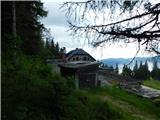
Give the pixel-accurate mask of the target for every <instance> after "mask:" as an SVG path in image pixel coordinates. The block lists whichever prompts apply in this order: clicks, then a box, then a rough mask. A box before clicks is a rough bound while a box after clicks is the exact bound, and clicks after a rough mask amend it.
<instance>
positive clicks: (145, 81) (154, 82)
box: [143, 79, 160, 90]
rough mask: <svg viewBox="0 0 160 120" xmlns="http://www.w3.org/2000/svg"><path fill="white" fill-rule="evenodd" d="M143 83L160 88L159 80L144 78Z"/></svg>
mask: <svg viewBox="0 0 160 120" xmlns="http://www.w3.org/2000/svg"><path fill="white" fill-rule="evenodd" d="M143 83H144V85H146V86H149V87H152V88H155V89H159V90H160V81H158V80H153V79H149V80H144V81H143Z"/></svg>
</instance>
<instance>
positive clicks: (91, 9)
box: [62, 0, 160, 55]
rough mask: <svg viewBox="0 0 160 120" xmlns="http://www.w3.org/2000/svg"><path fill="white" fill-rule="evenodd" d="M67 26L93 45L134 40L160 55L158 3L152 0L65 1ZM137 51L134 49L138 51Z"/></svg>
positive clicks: (159, 6) (131, 41)
mask: <svg viewBox="0 0 160 120" xmlns="http://www.w3.org/2000/svg"><path fill="white" fill-rule="evenodd" d="M62 7H63V8H66V9H67V12H66V16H67V18H68V23H69V25H70V30H71V31H72V32H73V33H74V35H75V33H76V35H84V36H85V37H86V38H88V39H89V40H90V41H91V44H92V45H93V46H95V47H96V46H99V45H101V44H104V43H106V42H123V43H137V45H138V51H139V50H140V49H141V46H144V47H145V50H146V51H149V52H153V53H156V54H157V55H160V19H159V18H160V17H159V14H160V3H159V2H158V1H155V0H154V1H153V0H152V1H151V0H107V1H106V0H87V1H80V2H65V3H64V4H63V5H62ZM138 51H137V53H138Z"/></svg>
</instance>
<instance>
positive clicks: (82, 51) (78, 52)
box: [66, 48, 95, 61]
mask: <svg viewBox="0 0 160 120" xmlns="http://www.w3.org/2000/svg"><path fill="white" fill-rule="evenodd" d="M74 55H88V56H90V57H91V58H92V59H93V60H94V61H95V59H94V58H93V57H92V56H91V55H90V54H89V53H87V52H86V51H84V50H83V49H81V48H76V49H75V50H71V51H70V52H68V53H67V54H66V57H68V58H69V57H72V56H74Z"/></svg>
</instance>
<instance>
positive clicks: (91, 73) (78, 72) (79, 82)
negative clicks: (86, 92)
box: [59, 62, 99, 88]
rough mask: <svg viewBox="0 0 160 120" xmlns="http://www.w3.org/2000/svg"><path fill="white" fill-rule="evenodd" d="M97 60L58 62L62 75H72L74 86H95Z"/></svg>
mask: <svg viewBox="0 0 160 120" xmlns="http://www.w3.org/2000/svg"><path fill="white" fill-rule="evenodd" d="M98 66H99V62H90V63H76V64H75V63H64V64H59V67H60V72H61V75H62V76H63V77H69V76H74V79H75V85H76V88H94V87H96V86H97V84H98V81H97V71H98Z"/></svg>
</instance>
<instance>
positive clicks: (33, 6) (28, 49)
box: [2, 1, 47, 55]
mask: <svg viewBox="0 0 160 120" xmlns="http://www.w3.org/2000/svg"><path fill="white" fill-rule="evenodd" d="M14 3H15V4H14ZM13 5H14V9H16V11H15V14H13V12H12V6H13ZM46 15H47V12H46V11H45V10H44V9H43V3H41V2H40V1H28V2H27V1H23V2H20V1H16V2H12V1H9V2H5V1H3V2H2V32H3V35H2V41H3V42H2V44H3V47H2V53H3V52H5V51H6V50H7V49H8V47H6V46H8V45H10V46H13V45H15V44H12V43H13V42H16V43H17V42H19V41H12V42H11V43H10V39H9V38H8V36H9V35H10V36H12V35H13V32H12V26H13V25H14V29H15V30H16V35H18V36H20V37H21V40H22V42H21V43H22V44H21V46H20V49H21V50H22V51H23V52H24V53H25V54H27V55H37V54H39V53H40V52H41V50H42V47H43V44H42V43H43V42H42V39H41V38H42V31H43V29H44V26H43V24H41V23H40V22H39V18H41V17H44V16H46ZM12 18H14V22H13V19H12ZM12 52H13V51H12Z"/></svg>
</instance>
